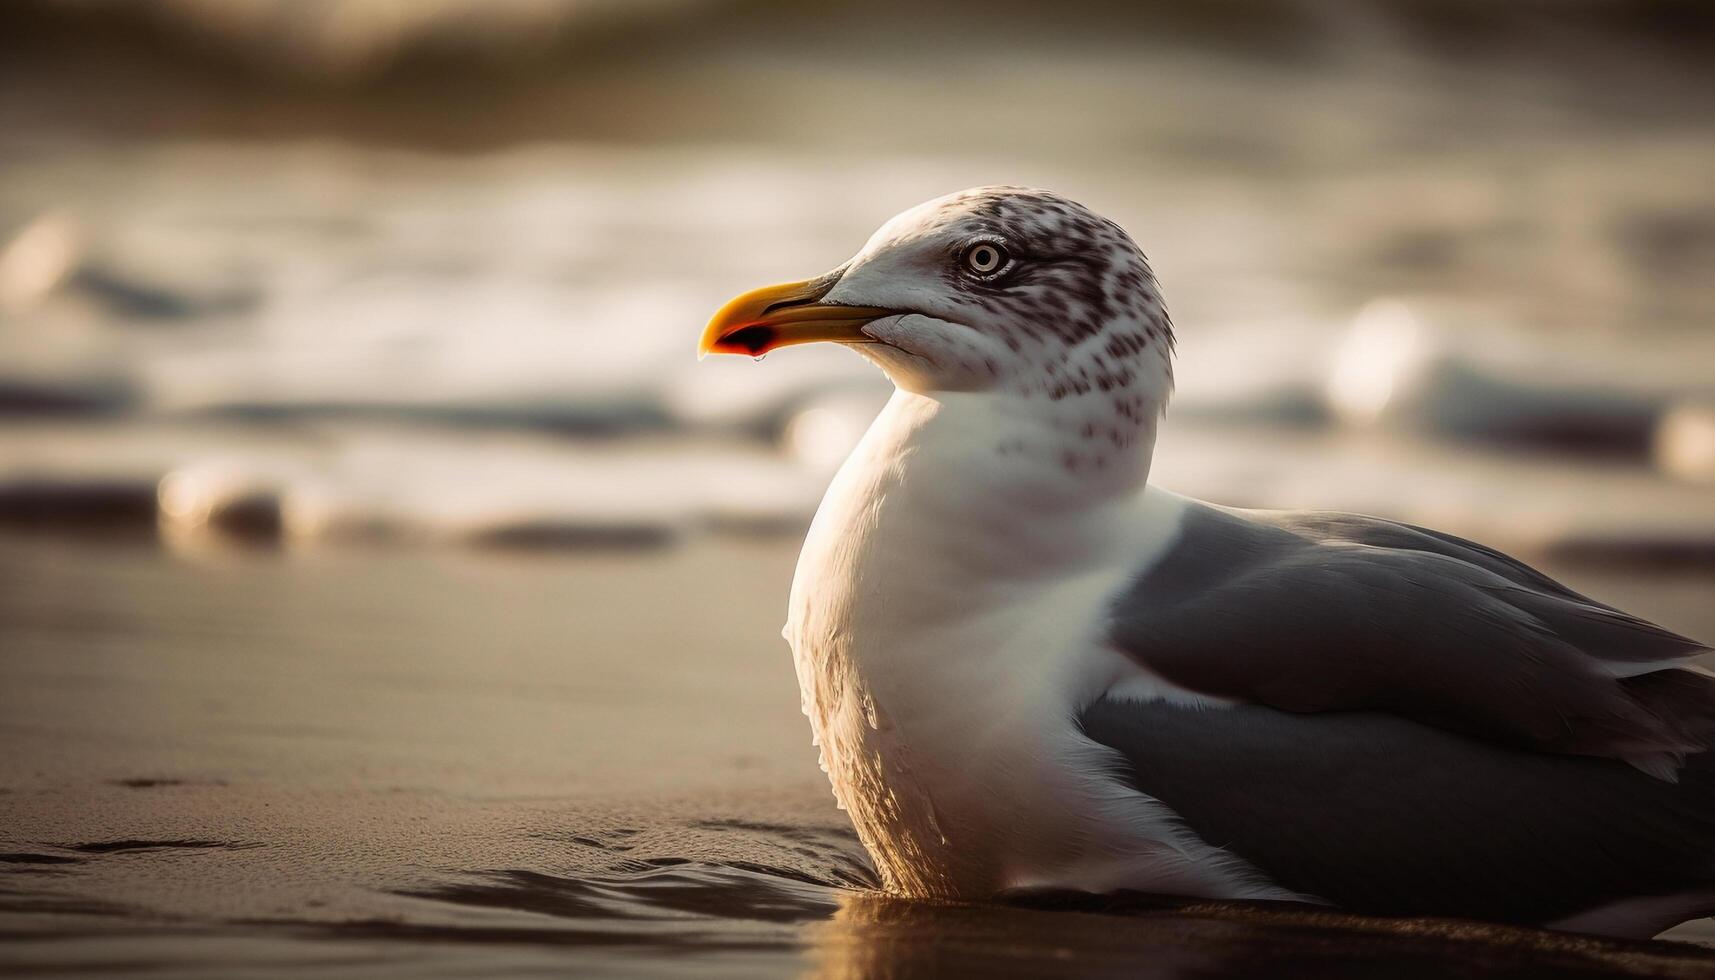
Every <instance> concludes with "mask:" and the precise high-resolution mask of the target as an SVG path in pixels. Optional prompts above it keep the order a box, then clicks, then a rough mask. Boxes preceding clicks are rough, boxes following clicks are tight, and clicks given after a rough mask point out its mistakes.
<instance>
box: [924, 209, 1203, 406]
mask: <svg viewBox="0 0 1715 980" xmlns="http://www.w3.org/2000/svg"><path fill="white" fill-rule="evenodd" d="M944 207H945V209H946V210H947V211H949V212H959V213H961V224H962V228H961V230H962V231H963V232H964V233H965V234H966V237H967V241H984V240H993V241H995V242H998V243H1000V244H1002V245H1003V247H1004V248H1005V249H1006V251H1007V254H1008V255H1009V256H1010V258H1011V263H1010V266H1009V267H1008V269H1007V270H1006V271H1005V272H1004V273H1002V274H1000V275H998V276H996V277H995V278H994V279H992V280H973V279H971V278H970V277H967V276H963V275H961V274H960V272H959V270H958V267H957V264H956V263H949V264H948V266H947V268H946V271H945V272H944V273H943V274H944V276H945V277H946V279H947V282H948V285H949V287H950V288H952V289H954V290H957V291H958V292H959V293H961V294H962V295H963V296H964V297H965V298H966V301H967V302H968V303H969V304H970V305H972V306H974V307H975V308H976V309H977V310H980V311H981V313H982V316H981V318H980V321H979V322H980V324H981V327H982V329H983V330H984V331H985V332H991V333H993V334H995V335H996V336H997V337H999V338H1000V339H1001V340H1002V341H1003V342H1004V343H1005V344H1006V345H1007V347H1008V348H1009V349H1011V350H1012V351H1013V352H1015V353H1017V352H1021V351H1023V350H1025V349H1026V348H1027V347H1035V348H1038V349H1039V351H1040V352H1041V353H1043V354H1048V355H1049V356H1048V357H1046V358H1045V359H1044V360H1043V362H1042V367H1043V368H1044V377H1043V378H1042V379H1041V381H1042V385H1041V387H1040V393H1042V394H1044V395H1046V396H1047V397H1048V398H1050V399H1054V400H1059V399H1063V398H1067V397H1070V396H1073V395H1087V394H1091V393H1094V392H1120V391H1122V390H1124V389H1126V388H1128V387H1130V386H1131V385H1132V383H1133V382H1134V381H1135V380H1136V378H1137V375H1138V372H1139V371H1140V370H1142V369H1144V368H1145V367H1146V366H1152V367H1158V368H1159V369H1162V370H1165V372H1166V376H1167V377H1168V378H1171V357H1172V351H1173V325H1172V321H1171V320H1170V319H1169V317H1168V315H1167V309H1166V307H1165V306H1164V305H1163V303H1162V301H1161V294H1160V292H1159V290H1158V289H1157V286H1156V282H1155V275H1154V273H1153V272H1152V271H1151V270H1150V268H1149V263H1148V261H1147V260H1146V259H1145V258H1144V255H1143V252H1142V251H1140V250H1139V249H1138V247H1137V245H1136V244H1135V243H1134V242H1133V241H1132V240H1131V236H1129V235H1127V234H1126V233H1125V230H1124V229H1122V228H1121V227H1120V226H1119V225H1117V224H1115V223H1114V222H1112V221H1109V220H1108V219H1106V218H1103V217H1101V216H1100V215H1098V214H1095V213H1094V212H1092V211H1090V210H1089V209H1088V208H1085V207H1084V206H1083V205H1080V204H1077V203H1075V202H1073V201H1069V200H1067V199H1066V198H1063V197H1061V196H1059V195H1057V194H1054V193H1052V192H1049V191H1043V190H1035V189H1030V188H1023V187H984V188H979V189H976V190H973V191H969V192H967V193H966V194H963V195H960V196H957V197H954V198H952V199H950V200H948V201H947V202H946V204H945V205H944ZM1151 361H1154V362H1155V364H1153V365H1151V364H1150V363H1149V362H1151ZM1169 383H1170V382H1169ZM1117 406H1118V403H1117V402H1116V407H1117ZM1138 407H1139V408H1141V406H1138Z"/></svg>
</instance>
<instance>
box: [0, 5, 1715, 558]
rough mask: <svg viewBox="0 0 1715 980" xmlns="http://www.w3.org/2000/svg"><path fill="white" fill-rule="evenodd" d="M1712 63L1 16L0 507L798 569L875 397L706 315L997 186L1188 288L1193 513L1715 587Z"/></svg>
mask: <svg viewBox="0 0 1715 980" xmlns="http://www.w3.org/2000/svg"><path fill="white" fill-rule="evenodd" d="M1711 48H1715V14H1712V13H1711V12H1710V8H1708V7H1707V6H1706V5H1703V4H1698V3H1693V2H1677V0H1655V2H1651V3H1643V4H1636V3H1621V2H1610V0H1560V2H1533V3H1523V4H1507V5H1495V4H1486V3H1476V2H1469V0H1433V2H1432V0H1388V2H1385V3H1381V4H1356V3H1346V2H1339V0H1281V2H1264V0H1223V2H1220V3H1216V4H1198V5H1183V4H1168V3H1144V4H1117V3H1093V4H1072V5H1055V6H1054V7H1053V9H1051V10H1048V9H1044V8H1042V7H1041V5H1038V4H1029V3H1022V2H1011V0H1001V2H991V3H985V4H980V5H979V4H969V3H958V4H950V5H937V6H935V7H932V8H924V7H922V6H921V5H909V4H903V3H894V2H885V3H873V4H864V5H858V4H826V5H800V4H789V3H784V2H777V0H725V2H722V0H700V2H699V0H660V2H651V3H618V2H564V3H561V2H546V0H509V2H504V3H476V2H470V0H433V2H425V3H403V2H388V0H372V2H343V3H341V2H332V0H316V2H303V3H291V2H277V0H235V2H225V3H217V2H213V0H159V2H143V3H120V2H110V0H30V2H23V3H17V4H11V5H7V6H6V7H5V8H4V10H0V157H3V158H4V160H5V163H6V165H5V167H4V168H0V522H3V523H5V524H6V525H8V526H11V527H14V528H35V529H58V530H67V529H76V528H83V527H101V528H106V529H113V528H119V527H132V528H136V529H139V530H143V531H147V532H149V533H154V531H155V529H156V528H157V527H159V529H160V532H161V533H162V535H163V537H164V539H165V540H169V541H171V542H174V543H176V544H178V545H184V546H196V545H195V544H194V543H195V542H198V541H202V540H204V539H205V538H208V537H210V536H213V537H216V538H222V539H224V538H235V539H238V540H244V541H252V542H263V543H269V544H278V543H290V544H303V543H311V542H318V541H334V540H365V541H412V542H463V543H473V544H479V545H484V546H505V547H521V546H522V547H554V548H590V547H615V548H637V547H661V546H666V545H670V544H673V543H675V542H678V541H681V540H685V539H686V538H688V537H690V536H694V535H696V534H699V533H704V532H708V531H718V532H721V533H742V534H756V533H775V532H793V531H795V530H797V529H798V528H801V527H802V525H803V522H804V521H805V520H806V519H807V516H808V514H809V512H810V510H811V509H812V508H813V506H814V503H815V501H816V499H817V497H818V496H819V489H820V487H821V485H822V483H823V481H825V480H826V478H827V475H828V474H829V472H831V468H832V467H833V466H834V465H835V464H837V462H838V460H839V459H840V458H842V457H843V455H844V453H845V450H846V449H847V448H848V447H849V446H850V445H851V444H852V442H853V441H854V440H855V439H856V437H857V435H858V433H860V432H861V431H862V428H863V426H864V425H865V423H866V421H867V419H868V417H869V416H870V415H871V414H872V413H873V412H874V410H875V408H876V407H877V406H878V405H879V403H880V400H881V398H882V397H884V395H885V392H886V385H885V384H884V383H883V381H882V380H881V379H880V377H879V376H878V375H877V374H876V373H875V372H874V371H873V370H872V369H870V368H868V367H867V366H865V365H864V364H863V363H862V362H861V361H859V360H858V359H857V358H854V357H851V356H849V355H847V354H845V353H844V352H840V351H837V350H793V351H787V352H782V353H781V354H780V355H778V357H777V358H776V359H774V360H771V361H770V363H769V364H767V365H765V366H760V367H759V366H756V365H752V364H749V363H745V362H742V361H740V362H736V363H734V362H728V361H723V360H718V359H717V360H715V361H711V362H709V363H705V364H702V365H694V364H693V363H692V360H691V352H690V345H691V343H692V340H693V338H694V336H695V334H696V331H697V327H698V325H699V324H700V323H702V322H703V320H704V318H705V317H706V316H707V314H708V312H709V311H710V310H712V309H713V308H714V307H715V306H717V305H718V304H719V303H720V302H721V301H722V300H723V299H725V298H726V297H727V296H729V295H731V294H732V293H733V292H735V291H737V290H740V289H743V288H747V287H749V286H751V285H754V284H755V283H756V282H761V281H772V280H779V279H782V278H791V277H797V276H802V275H807V274H814V273H816V272H819V271H821V270H823V269H826V268H829V267H831V266H833V265H835V264H837V263H838V262H839V261H840V260H841V259H843V258H844V257H845V256H846V255H848V254H849V253H850V252H851V250H852V249H853V248H854V247H855V246H856V245H857V244H858V243H859V242H861V241H862V240H863V239H864V238H865V237H866V236H867V235H868V233H869V232H870V230H871V229H872V228H873V227H874V226H875V225H876V224H877V223H878V222H879V221H880V220H882V219H883V218H885V217H886V216H888V215H889V214H892V213H893V212H895V211H897V210H899V209H901V208H902V207H905V206H908V205H910V204H912V203H915V202H916V201H918V200H921V199H923V198H927V197H930V196H933V195H936V194H940V193H944V192H946V191H948V190H951V189H954V188H957V187H961V186H967V185H970V184H975V183H983V182H992V181H1009V182H1026V183H1041V184H1047V185H1052V186H1055V187H1058V188H1060V189H1062V190H1064V191H1066V192H1068V193H1071V194H1072V195H1073V196H1074V197H1077V198H1080V199H1083V200H1085V201H1087V202H1088V203H1090V204H1092V205H1093V206H1095V207H1097V208H1098V209H1099V210H1102V211H1103V212H1104V213H1108V214H1110V215H1112V216H1113V217H1115V218H1116V219H1118V220H1120V221H1121V222H1122V223H1123V224H1125V225H1126V226H1127V227H1128V228H1130V229H1132V230H1133V231H1134V232H1135V234H1136V235H1137V237H1138V238H1139V240H1140V242H1141V243H1142V244H1143V245H1144V247H1145V249H1146V250H1147V251H1148V252H1149V253H1150V254H1151V256H1152V258H1153V260H1154V262H1155V264H1156V266H1157V269H1158V271H1159V272H1160V273H1161V275H1162V279H1163V282H1164V285H1165V289H1166V293H1167V297H1168V301H1169V304H1170V306H1171V307H1172V308H1173V310H1174V312H1175V315H1176V318H1177V320H1178V323H1179V327H1180V329H1179V333H1180V336H1181V339H1182V346H1181V350H1182V359H1181V364H1180V372H1179V378H1180V384H1179V395H1178V397H1177V400H1176V402H1175V405H1174V409H1173V416H1172V419H1171V422H1170V425H1169V426H1168V429H1167V433H1166V436H1165V438H1164V443H1163V446H1162V450H1161V459H1160V462H1159V464H1158V465H1157V467H1156V469H1155V472H1156V474H1157V475H1158V478H1159V479H1161V480H1162V481H1163V482H1165V483H1167V484H1168V485H1170V486H1174V487H1176V488H1177V489H1180V490H1183V491H1186V492H1190V493H1194V494H1198V495H1202V496H1208V497H1213V498H1215V499H1219V500H1224V501H1228V502H1232V503H1254V504H1268V503H1275V504H1281V505H1286V504H1293V505H1304V506H1322V507H1340V508H1348V509H1357V510H1368V511H1376V512H1382V513H1386V514H1388V515H1390V516H1394V517H1401V518H1405V519H1410V520H1419V521H1424V522H1429V523H1437V522H1439V523H1442V524H1443V525H1445V526H1450V527H1452V528H1454V529H1456V530H1463V531H1465V532H1467V533H1473V534H1484V535H1492V536H1493V537H1494V538H1495V540H1496V541H1497V543H1499V544H1502V545H1505V546H1512V547H1524V548H1530V549H1538V550H1552V549H1554V548H1562V549H1570V550H1572V551H1577V552H1580V553H1594V554H1603V555H1612V554H1616V553H1619V552H1621V551H1624V552H1625V553H1628V554H1654V555H1661V554H1673V555H1678V556H1681V557H1686V558H1689V559H1691V560H1694V561H1699V562H1701V561H1703V560H1705V557H1706V556H1708V555H1710V554H1712V553H1715V504H1712V503H1711V502H1710V500H1709V498H1710V494H1709V493H1708V487H1709V485H1710V481H1711V480H1715V439H1712V438H1711V436H1710V431H1711V426H1710V423H1709V408H1708V406H1709V405H1711V404H1715V367H1711V365H1715V331H1711V330H1710V317H1711V315H1712V314H1711V311H1712V310H1715V280H1712V279H1711V278H1710V277H1708V276H1707V275H1705V274H1704V271H1705V270H1706V269H1707V268H1708V267H1709V265H1710V263H1711V262H1715V191H1712V190H1711V185H1710V184H1709V182H1708V180H1707V162H1708V160H1709V158H1710V154H1711V153H1712V152H1715V118H1712V114H1715V109H1712V108H1711V105H1710V103H1709V100H1708V99H1707V96H1706V92H1707V91H1708V86H1709V83H1710V82H1711V81H1715V77H1712V76H1715V70H1712V69H1711V66H1712V65H1715V59H1709V58H1705V57H1703V55H1704V54H1705V53H1706V52H1707V51H1708V50H1710V49H1711ZM1378 447H1385V451H1383V450H1382V449H1381V448H1378ZM1431 472H1432V473H1433V474H1434V476H1433V477H1432V478H1426V476H1425V474H1427V473H1431ZM1428 485H1433V486H1435V487H1436V488H1437V491H1436V492H1435V493H1433V494H1431V493H1427V492H1425V491H1424V489H1423V488H1424V487H1425V486H1428Z"/></svg>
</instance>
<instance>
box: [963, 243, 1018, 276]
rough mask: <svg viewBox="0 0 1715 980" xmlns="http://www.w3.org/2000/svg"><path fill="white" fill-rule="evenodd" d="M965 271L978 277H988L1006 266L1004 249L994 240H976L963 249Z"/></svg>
mask: <svg viewBox="0 0 1715 980" xmlns="http://www.w3.org/2000/svg"><path fill="white" fill-rule="evenodd" d="M963 261H964V265H965V271H966V272H969V273H970V274H971V275H973V276H977V277H979V278H985V279H986V278H988V277H989V276H992V275H994V274H995V273H997V272H1000V271H1001V270H1002V269H1005V268H1006V264H1007V261H1008V259H1007V255H1006V249H1004V248H1001V247H1000V245H999V244H997V243H995V242H978V243H976V244H975V245H972V246H971V247H970V248H967V249H965V255H964V259H963Z"/></svg>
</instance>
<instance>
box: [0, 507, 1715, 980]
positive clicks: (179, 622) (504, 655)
mask: <svg viewBox="0 0 1715 980" xmlns="http://www.w3.org/2000/svg"><path fill="white" fill-rule="evenodd" d="M793 550H794V549H793V548H792V547H791V546H790V545H789V544H787V543H785V542H779V543H773V544H759V543H754V542H750V543H746V542H742V541H740V542H734V541H719V540H716V541H714V542H709V543H704V544H701V545H697V546H694V547H687V548H682V549H675V550H668V551H654V552H645V553H594V554H586V555H581V556H576V557H566V556H564V555H553V556H540V555H538V556H530V555H524V556H520V555H516V554H504V555H495V554H488V553H481V552H476V553H473V552H465V551H455V550H446V549H382V550H362V549H359V550H347V549H321V550H316V551H313V552H307V553H306V552H291V551H279V550H268V549H243V548H235V549H229V550H225V551H208V550H204V551H201V552H198V553H184V552H178V553H174V552H170V551H167V550H163V549H162V548H160V547H159V546H157V544H156V543H155V542H154V541H153V540H152V539H150V538H148V537H141V536H140V537H138V538H136V539H134V540H129V541H126V540H118V541H116V540H112V539H110V538H91V539H82V540H80V539H76V538H66V537H64V536H54V537H45V536H18V535H12V536H7V537H4V538H0V651H3V653H4V655H3V656H0V743H3V746H4V751H3V752H0V964H5V965H6V966H7V968H8V969H10V970H13V971H15V972H22V973H58V972H65V971H71V972H81V973H104V974H134V975H161V976H275V975H295V974H296V973H298V972H299V971H302V970H304V969H308V968H312V967H315V968H321V969H325V970H329V971H333V972H338V973H340V974H342V975H359V976H368V975H374V976H381V975H413V976H415V975H434V976H477V975H482V976H495V975H508V976H530V975H536V974H546V973H554V974H564V973H567V972H574V973H581V974H590V975H649V976H673V975H687V976H717V975H731V976H783V975H796V974H800V973H806V974H810V975H816V976H830V977H856V976H865V977H868V976H911V975H919V974H923V973H928V972H934V971H936V970H950V969H954V968H958V969H963V970H980V971H983V972H987V973H992V974H1001V975H1005V974H1013V975H1039V974H1043V973H1049V974H1061V975H1081V976H1082V975H1115V976H1121V975H1124V976H1138V975H1146V976H1185V975H1194V976H1239V975H1251V974H1254V973H1255V972H1256V971H1257V970H1258V969H1266V970H1267V971H1268V972H1269V973H1270V974H1271V975H1277V976H1278V975H1294V974H1301V973H1315V974H1317V975H1353V976H1370V975H1377V974H1378V971H1379V972H1381V973H1385V974H1386V975H1389V976H1413V975H1424V976H1428V975H1435V976H1443V975H1449V974H1453V975H1526V974H1530V973H1540V972H1541V971H1543V970H1548V969H1553V970H1555V971H1560V972H1561V973H1563V974H1565V975H1591V976H1595V975H1614V974H1616V973H1618V974H1626V973H1631V974H1638V975H1670V976H1705V975H1708V976H1715V953H1711V952H1705V951H1704V950H1702V949H1701V948H1700V947H1697V946H1693V945H1684V944H1663V943H1654V944H1631V943H1607V942H1599V941H1594V940H1585V939H1580V938H1573V937H1565V936H1557V935H1552V934H1546V933H1539V932H1534V931H1530V930H1516V929H1504V928H1494V927H1487V926H1477V925H1472V924H1460V923H1446V922H1423V921H1413V922H1404V923H1394V922H1384V921H1376V920H1363V919H1355V918H1350V917H1343V916H1338V915H1331V914H1328V913H1321V912H1313V911H1295V910H1290V909H1245V908H1238V907H1222V906H1202V907H1197V908H1193V909H1188V910H1178V911H1172V910H1166V909H1162V908H1150V907H1147V906H1131V907H1119V906H1111V907H1106V908H1100V909H1090V908H1076V909H1070V908H1047V909H1044V908H996V907H982V906H969V907H967V906H939V905H928V904H918V903H908V902H901V901H897V900H893V899H889V898H887V897H886V896H883V895H881V894H878V893H877V892H875V891H874V890H873V884H874V878H873V875H872V874H871V872H870V870H869V867H868V864H867V860H866V858H865V857H864V855H863V852H862V848H861V847H860V846H859V844H858V843H857V841H856V840H855V838H854V836H853V835H852V833H851V831H850V829H849V826H848V824H847V823H846V821H845V819H844V815H843V814H841V813H840V812H839V811H838V810H837V809H835V808H834V806H833V805H832V801H831V798H830V796H829V794H828V792H827V788H826V784H825V782H824V779H823V777H822V775H821V773H820V772H819V771H817V768H816V764H815V756H814V750H813V749H812V748H811V746H810V745H809V738H808V731H807V728H806V726H805V725H804V722H803V719H802V718H801V717H800V716H799V714H798V711H797V691H796V687H795V684H794V681H793V679H792V676H791V667H790V664H789V661H788V659H787V656H786V653H785V650H784V647H783V645H782V644H781V643H780V642H779V641H778V640H777V639H775V637H776V635H777V631H778V620H779V605H780V601H779V600H780V597H781V596H782V595H783V594H784V590H785V587H786V583H787V580H788V578H789V574H790V568H791V563H792V558H793ZM1572 571H1573V574H1572V576H1571V579H1572V581H1573V582H1574V583H1575V584H1578V585H1581V586H1583V587H1586V588H1590V589H1592V590H1594V591H1595V592H1596V594H1597V595H1599V596H1602V597H1604V598H1610V599H1613V600H1615V601H1618V602H1621V603H1622V604H1626V605H1628V606H1631V607H1632V608H1635V609H1637V610H1638V611H1640V612H1643V613H1645V614H1649V615H1653V616H1656V617H1659V618H1660V619H1661V620H1662V621H1664V622H1665V623H1666V624H1667V625H1669V626H1673V627H1676V628H1679V629H1683V630H1688V631H1692V632H1694V633H1702V634H1703V635H1708V634H1709V633H1711V632H1715V629H1712V628H1715V611H1712V610H1711V609H1710V608H1709V607H1708V605H1707V601H1706V600H1707V596H1708V595H1709V593H1710V588H1711V586H1712V585H1715V582H1712V581H1711V580H1710V578H1709V577H1708V576H1707V574H1706V573H1703V574H1700V575H1684V574H1679V575H1660V574H1652V575H1640V574H1628V575H1624V576H1620V575H1612V574H1607V573H1595V572H1591V571H1590V570H1588V569H1573V570H1572ZM668 602H670V603H672V604H674V606H675V608H676V609H678V610H680V612H681V614H680V615H675V616H662V615H660V614H659V608H658V604H659V603H668ZM1569 859H1575V856H1569ZM1676 935H1679V936H1682V937H1686V938H1691V939H1699V938H1703V937H1711V936H1715V932H1711V931H1710V930H1708V929H1706V928H1705V927H1703V926H1695V925H1694V926H1691V927H1687V928H1686V929H1684V930H1681V931H1680V932H1679V933H1677V934H1676Z"/></svg>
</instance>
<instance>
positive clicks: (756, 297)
mask: <svg viewBox="0 0 1715 980" xmlns="http://www.w3.org/2000/svg"><path fill="white" fill-rule="evenodd" d="M837 281H838V277H837V276H823V277H822V278H820V279H811V280H808V281H805V282H787V283H781V284H780V285H778V286H764V287H762V288H761V289H753V290H751V291H750V292H748V293H745V294H743V295H741V296H737V297H735V298H734V299H733V300H732V301H731V302H729V303H727V305H725V306H723V307H721V308H720V312H718V313H716V314H715V318H714V319H713V320H710V321H709V325H708V326H707V327H706V328H704V330H703V339H702V341H701V342H699V343H698V344H697V358H698V359H699V360H701V359H702V358H703V357H706V356H707V355H709V354H710V353H714V354H750V355H752V356H758V355H762V354H766V353H768V352H769V351H771V350H773V349H775V348H776V347H789V346H791V345H792V344H808V343H813V342H815V341H818V340H831V341H834V342H836V343H841V344H871V343H874V342H875V341H874V340H872V339H871V338H870V337H869V336H868V335H866V334H865V333H864V332H863V327H864V324H867V323H869V322H870V321H872V320H879V319H881V318H882V317H884V316H892V315H893V314H895V313H898V312H899V311H898V310H889V309H884V308H883V307H879V306H837V305H832V304H824V303H818V302H817V300H819V299H821V298H822V297H823V296H825V295H827V293H828V290H830V289H833V288H834V283H835V282H837Z"/></svg>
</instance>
